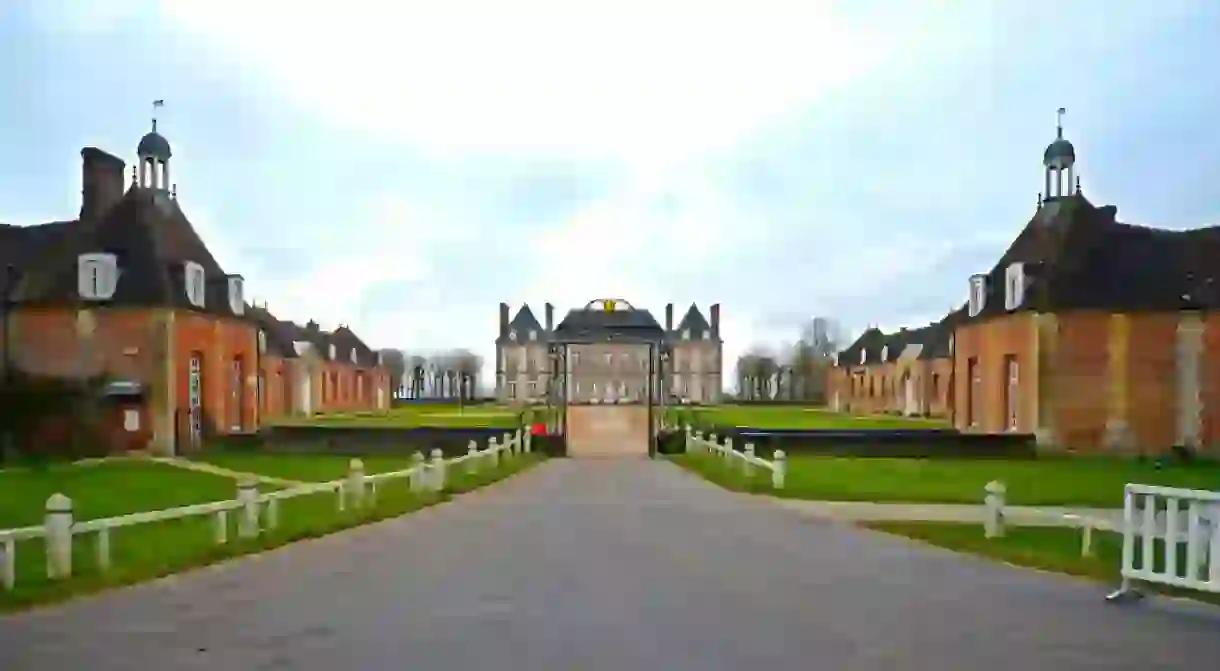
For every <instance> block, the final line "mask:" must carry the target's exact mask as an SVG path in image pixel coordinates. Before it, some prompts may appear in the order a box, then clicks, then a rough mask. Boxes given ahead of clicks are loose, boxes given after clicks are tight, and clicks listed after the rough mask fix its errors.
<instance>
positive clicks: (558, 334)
mask: <svg viewBox="0 0 1220 671" xmlns="http://www.w3.org/2000/svg"><path fill="white" fill-rule="evenodd" d="M664 338H665V329H663V328H661V325H660V324H658V323H657V320H656V319H655V318H654V317H653V316H652V313H651V312H649V311H648V310H639V309H634V310H615V311H613V312H606V311H605V310H593V309H583V310H569V311H568V314H567V316H565V317H564V318H563V321H561V322H559V326H556V327H555V333H554V339H555V340H557V341H560V342H586V341H595V342H603V341H607V340H645V341H654V342H659V341H661V340H663V339H664Z"/></svg>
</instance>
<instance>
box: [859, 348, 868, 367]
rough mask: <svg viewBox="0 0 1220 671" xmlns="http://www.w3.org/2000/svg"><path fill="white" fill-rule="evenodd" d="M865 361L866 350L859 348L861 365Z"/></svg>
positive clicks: (866, 359) (866, 356)
mask: <svg viewBox="0 0 1220 671" xmlns="http://www.w3.org/2000/svg"><path fill="white" fill-rule="evenodd" d="M866 361H868V350H866V349H861V350H860V365H861V366H863V365H864V363H865V362H866Z"/></svg>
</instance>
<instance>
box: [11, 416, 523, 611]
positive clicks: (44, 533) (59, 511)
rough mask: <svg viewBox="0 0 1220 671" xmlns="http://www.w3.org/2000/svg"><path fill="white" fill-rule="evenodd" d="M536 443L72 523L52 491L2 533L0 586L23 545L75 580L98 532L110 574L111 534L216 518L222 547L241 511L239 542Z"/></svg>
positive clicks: (437, 481)
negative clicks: (295, 502) (40, 516)
mask: <svg viewBox="0 0 1220 671" xmlns="http://www.w3.org/2000/svg"><path fill="white" fill-rule="evenodd" d="M530 442H531V439H530V435H529V433H528V432H526V433H522V432H521V431H520V430H518V431H517V432H516V434H510V433H506V434H504V436H503V437H502V438H501V439H500V440H498V441H497V439H496V438H491V439H489V440H488V444H487V447H486V448H484V449H482V450H480V449H479V448H478V445H477V443H476V442H475V441H473V440H472V441H470V443H469V445H468V447H467V452H466V454H464V455H462V456H460V457H455V458H452V459H445V458H444V455H443V454H442V453H441V451H440V450H432V454H431V459H430V460H429V459H425V458H424V455H423V454H421V453H418V452H417V453H416V454H415V457H414V459H415V464H414V465H412V466H411V468H407V469H404V470H401V471H395V472H392V473H377V474H373V475H368V474H365V472H364V463H363V462H361V460H360V459H352V460H351V462H350V463H349V465H348V474H347V476H346V477H344V478H342V479H339V480H332V481H330V482H319V483H317V484H308V485H299V486H295V487H290V488H288V489H282V490H279V491H273V492H267V493H263V494H260V493H259V492H258V490H257V488H256V484H255V483H254V482H253V481H242V482H239V483H238V485H237V496H236V498H234V499H231V500H227V501H216V502H213V503H202V504H198V505H193V506H184V507H181V508H170V509H168V510H153V511H148V512H142V513H135V514H132V515H124V516H122V517H109V518H105V519H96V520H87V521H81V522H77V521H74V520H73V519H72V500H71V499H69V498H68V497H67V496H65V495H63V494H52V495H51V497H50V498H48V499H47V502H46V517H45V522H44V523H43V524H41V525H37V526H29V527H22V528H18V529H3V530H0V585H3V587H4V588H5V589H12V588H13V586H14V585H15V584H16V582H17V542H18V541H25V540H31V539H38V538H41V539H44V540H45V547H46V558H47V577H48V578H51V579H56V580H58V579H63V578H68V577H70V576H71V575H72V543H73V541H74V540H75V538H76V537H77V536H82V535H87V534H92V535H93V537H94V549H95V552H96V557H97V567H98V569H99V570H100V571H102V572H105V571H107V570H109V569H110V532H111V530H112V529H119V528H122V527H129V526H134V525H137V524H148V523H150V522H166V521H170V520H177V519H184V518H188V517H201V516H204V515H213V516H214V518H215V527H214V528H215V531H214V534H215V542H216V543H217V544H219V545H223V544H225V543H227V542H228V536H229V527H230V524H229V513H235V515H236V517H237V522H236V527H237V535H238V537H239V538H254V537H257V536H258V535H259V533H260V532H261V530H262V529H268V530H270V529H275V528H276V527H277V526H278V525H279V519H280V502H281V501H286V500H289V499H295V498H298V497H301V496H311V495H317V494H325V493H327V492H330V493H333V494H334V495H335V506H336V508H337V509H338V510H340V511H343V510H347V509H348V508H349V507H352V508H356V509H359V508H362V507H365V506H371V505H373V504H374V503H375V502H376V498H377V488H378V485H379V484H381V483H386V482H389V481H393V480H400V479H404V478H405V479H407V481H408V483H409V486H410V488H411V490H412V491H416V492H439V491H441V490H442V489H444V487H445V483H446V480H447V478H448V473H449V469H450V468H454V467H458V468H462V469H464V470H465V472H467V473H477V472H478V471H479V470H481V469H483V468H484V467H488V468H494V467H495V466H497V465H498V464H499V463H500V460H501V458H503V457H505V456H511V455H513V454H516V453H528V452H530V451H531V449H532V448H531V445H530ZM116 494H118V493H116Z"/></svg>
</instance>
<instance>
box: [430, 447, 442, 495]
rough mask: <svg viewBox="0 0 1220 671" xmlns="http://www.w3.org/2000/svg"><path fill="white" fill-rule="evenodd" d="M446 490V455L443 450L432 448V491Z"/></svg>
mask: <svg viewBox="0 0 1220 671" xmlns="http://www.w3.org/2000/svg"><path fill="white" fill-rule="evenodd" d="M444 488H445V453H444V452H442V451H441V448H439V447H435V448H432V490H433V491H437V492H439V491H441V490H443V489H444Z"/></svg>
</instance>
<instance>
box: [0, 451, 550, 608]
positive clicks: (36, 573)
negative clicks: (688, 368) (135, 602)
mask: <svg viewBox="0 0 1220 671" xmlns="http://www.w3.org/2000/svg"><path fill="white" fill-rule="evenodd" d="M543 459H544V457H542V456H541V455H538V454H529V455H523V456H519V457H516V458H513V459H507V460H504V461H502V462H501V463H500V465H499V466H498V467H497V468H495V469H494V470H493V469H483V471H482V472H480V473H478V474H476V475H468V474H463V473H459V472H458V469H457V468H454V469H453V470H452V471H451V475H452V476H453V477H452V478H451V479H450V482H449V483H448V486H447V487H446V490H445V491H444V492H442V493H440V494H424V493H415V492H411V490H410V485H409V483H408V479H407V478H402V479H396V480H393V481H390V482H383V483H380V484H379V485H378V487H377V495H376V499H375V502H374V503H373V505H371V506H366V507H365V508H363V509H361V510H354V509H352V508H351V507H350V506H349V508H348V510H346V511H344V512H339V511H338V508H337V505H336V495H335V494H334V493H324V494H316V495H310V496H303V497H298V498H294V499H289V500H285V501H281V502H280V511H279V526H278V527H277V528H276V529H275V530H273V531H267V530H264V532H263V533H262V534H260V535H259V537H258V538H255V539H251V540H240V539H238V538H237V530H236V517H237V513H230V514H229V525H230V527H229V534H228V535H229V542H228V543H226V544H225V545H216V544H215V542H214V535H213V533H214V523H215V522H214V520H215V518H214V516H212V515H207V516H203V517H197V518H190V519H184V520H174V521H170V522H162V523H154V524H142V525H137V526H132V527H126V528H122V529H116V530H114V531H112V532H111V538H110V544H111V546H110V549H111V561H112V567H111V570H110V572H108V573H106V574H104V575H103V574H101V573H100V572H99V571H98V568H97V564H96V561H95V554H94V536H95V534H88V535H85V536H80V537H77V538H76V539H75V540H74V542H73V562H72V563H73V576H72V578H70V579H68V580H64V581H51V580H48V579H47V578H46V558H45V554H44V544H43V541H42V540H41V539H35V540H30V541H22V542H20V543H18V544H17V585H16V588H15V589H14V590H12V591H5V590H4V589H3V588H0V611H11V610H19V609H21V608H26V607H29V606H32V605H35V604H39V603H49V602H54V601H61V600H64V599H68V598H70V597H73V596H77V595H81V594H86V593H90V592H97V591H100V590H103V589H106V588H108V587H114V586H118V585H129V584H133V583H138V582H144V581H147V580H151V579H154V578H158V577H161V576H165V575H168V574H171V573H176V572H179V571H183V570H185V569H189V568H195V567H199V566H205V565H208V564H213V563H216V562H218V561H223V560H225V559H228V558H232V557H236V556H239V555H244V554H250V553H253V552H260V551H264V550H268V549H271V548H275V547H279V546H282V545H286V544H288V543H291V542H293V541H298V540H302V539H306V538H315V537H318V536H324V535H326V534H330V533H334V532H336V531H340V530H342V529H347V528H350V527H354V526H358V525H361V524H367V523H369V522H375V521H378V520H383V519H387V518H391V517H397V516H399V515H403V514H405V513H409V512H412V511H415V510H419V509H420V508H424V507H426V506H429V505H433V504H435V503H438V502H441V501H445V500H448V499H450V498H452V497H453V496H454V495H456V494H460V493H462V492H467V491H471V490H473V489H477V488H479V487H482V486H485V485H487V484H490V483H492V482H496V481H498V480H502V479H504V478H506V477H508V476H510V475H513V474H516V473H519V472H521V471H523V470H525V469H528V468H530V467H532V466H534V465H536V464H538V463H540V462H541V461H542V460H543ZM260 489H265V488H263V487H260ZM226 496H232V492H226V494H225V495H224V496H220V497H218V498H225V497H226Z"/></svg>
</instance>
